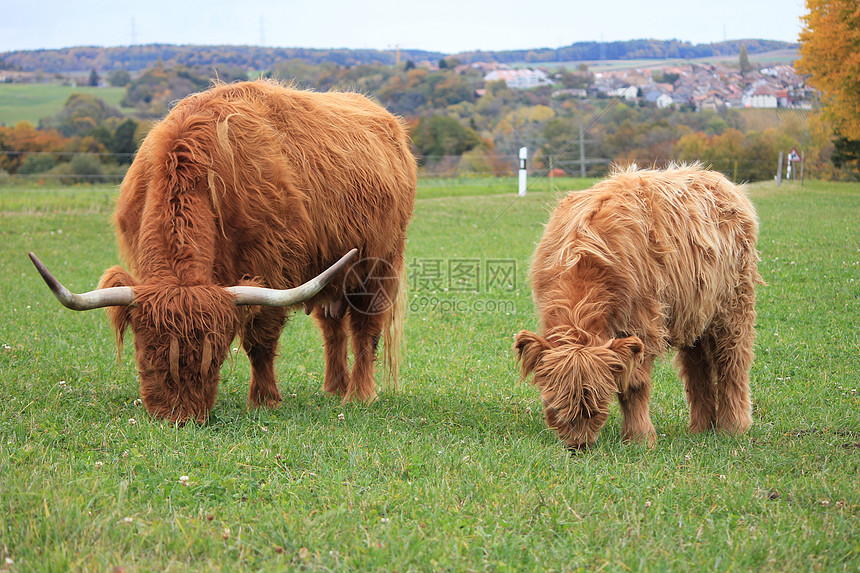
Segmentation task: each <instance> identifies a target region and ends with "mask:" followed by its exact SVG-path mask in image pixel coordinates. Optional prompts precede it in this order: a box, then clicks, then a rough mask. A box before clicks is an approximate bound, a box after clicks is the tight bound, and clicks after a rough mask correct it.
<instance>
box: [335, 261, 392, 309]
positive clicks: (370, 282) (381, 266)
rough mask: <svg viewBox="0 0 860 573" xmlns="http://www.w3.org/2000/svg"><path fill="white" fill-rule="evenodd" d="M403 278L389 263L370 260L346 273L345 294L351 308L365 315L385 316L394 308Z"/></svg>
mask: <svg viewBox="0 0 860 573" xmlns="http://www.w3.org/2000/svg"><path fill="white" fill-rule="evenodd" d="M398 288H400V277H399V276H398V274H397V271H396V270H395V269H394V267H393V266H392V265H391V263H389V262H388V261H386V260H384V259H377V258H373V257H370V258H367V259H361V260H359V261H356V262H355V263H353V264H352V266H350V267H349V269H347V271H346V275H345V276H344V279H343V291H344V292H345V293H346V301H347V303H349V306H350V307H351V308H352V309H353V310H355V311H358V312H360V313H362V314H370V315H375V314H382V313H384V312H386V311H388V309H389V308H391V307H392V306H393V305H394V297H395V296H397V289H398Z"/></svg>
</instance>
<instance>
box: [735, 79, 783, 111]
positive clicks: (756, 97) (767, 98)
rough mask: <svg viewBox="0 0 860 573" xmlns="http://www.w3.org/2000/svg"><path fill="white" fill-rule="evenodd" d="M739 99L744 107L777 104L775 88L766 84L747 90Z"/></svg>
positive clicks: (776, 105) (764, 106)
mask: <svg viewBox="0 0 860 573" xmlns="http://www.w3.org/2000/svg"><path fill="white" fill-rule="evenodd" d="M741 101H742V103H743V106H744V107H758V108H776V107H778V105H779V98H778V97H777V93H776V90H775V89H773V88H772V87H770V86H768V85H766V84H764V85H760V86H758V87H755V88H753V89H752V90H749V91H747V92H746V93H745V94H744V96H743V98H742V100H741Z"/></svg>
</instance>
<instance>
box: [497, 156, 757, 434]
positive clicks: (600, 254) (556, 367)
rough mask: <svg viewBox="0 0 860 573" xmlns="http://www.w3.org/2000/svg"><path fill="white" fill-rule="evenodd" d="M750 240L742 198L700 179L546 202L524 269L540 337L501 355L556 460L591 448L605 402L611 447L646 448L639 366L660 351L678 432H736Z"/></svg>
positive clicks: (646, 384)
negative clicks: (679, 394)
mask: <svg viewBox="0 0 860 573" xmlns="http://www.w3.org/2000/svg"><path fill="white" fill-rule="evenodd" d="M757 234H758V223H757V220H756V213H755V210H754V208H753V206H752V204H751V203H750V201H749V200H748V199H747V197H746V196H745V195H744V194H743V193H742V191H741V190H740V189H738V188H737V187H735V186H734V185H732V184H731V183H730V182H729V181H727V180H726V179H725V177H723V176H722V175H720V174H719V173H715V172H712V171H707V170H704V169H702V168H701V167H699V166H680V167H673V168H669V169H667V170H666V171H656V170H635V169H630V170H627V171H623V172H617V173H615V174H613V176H611V177H610V178H609V179H607V180H605V181H602V182H600V183H598V184H597V185H595V186H594V187H592V188H591V189H589V190H587V191H576V192H572V193H570V194H569V195H568V196H567V197H566V198H565V199H564V200H562V201H561V202H560V203H559V205H558V208H557V209H556V210H555V212H554V213H553V214H552V216H551V217H550V220H549V224H548V225H547V227H546V230H545V233H544V236H543V239H541V241H540V244H539V245H538V247H537V250H536V252H535V255H534V259H533V261H532V268H531V276H530V279H531V282H532V288H533V292H534V300H535V304H536V306H537V310H538V313H539V316H540V326H541V334H534V333H531V332H528V331H522V332H520V333H519V334H517V335H516V342H515V346H514V348H515V351H516V353H517V356H518V360H519V361H520V365H521V368H522V374H523V377H526V376H527V375H528V374H529V373H534V384H535V385H536V386H537V387H538V388H539V389H540V392H541V399H542V401H543V403H544V415H545V418H546V422H547V424H548V425H549V426H550V427H551V428H553V429H554V430H555V431H556V433H557V434H558V436H559V437H560V438H561V440H562V441H563V442H565V444H566V445H567V446H568V447H570V448H572V449H575V448H581V447H584V446H587V445H590V444H593V443H594V441H595V440H597V437H598V435H599V434H600V429H601V427H602V426H603V424H604V423H605V422H606V419H607V416H608V410H609V403H610V401H611V399H612V395H613V394H615V395H617V396H618V401H619V403H620V405H621V413H622V416H623V426H622V436H623V437H624V438H625V439H638V440H644V441H647V442H653V441H654V439H655V437H656V433H655V431H654V426H653V424H652V423H651V417H650V414H649V411H648V400H649V396H650V392H651V365H652V364H653V362H654V358H655V357H657V356H659V355H662V354H663V353H664V352H665V350H666V348H667V346H672V347H675V348H677V349H678V353H677V356H676V359H675V362H676V364H677V365H678V366H679V368H680V373H681V377H682V378H683V379H684V385H685V388H686V393H687V401H688V403H689V406H690V430H692V431H694V432H699V431H703V430H707V429H709V428H712V427H714V426H717V427H719V428H721V429H723V430H725V431H727V432H730V433H741V432H744V431H745V430H746V429H747V428H748V427H749V425H750V423H751V419H750V399H749V377H748V376H749V375H748V372H749V368H750V365H751V363H752V359H753V339H754V337H755V331H754V325H755V318H756V312H755V284H756V283H757V282H758V283H761V277H760V276H759V274H758V271H757V268H756V264H757V260H758V254H757V252H756V247H755V245H756V236H757Z"/></svg>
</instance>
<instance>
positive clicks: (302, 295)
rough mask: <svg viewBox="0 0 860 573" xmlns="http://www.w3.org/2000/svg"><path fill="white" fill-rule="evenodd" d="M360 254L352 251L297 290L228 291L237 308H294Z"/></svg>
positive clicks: (243, 288)
mask: <svg viewBox="0 0 860 573" xmlns="http://www.w3.org/2000/svg"><path fill="white" fill-rule="evenodd" d="M357 254H358V249H352V250H351V251H350V252H348V253H347V254H345V255H344V256H342V257H341V258H340V260H339V261H338V262H336V263H335V264H333V265H332V266H330V267H329V268H327V269H326V270H324V271H323V272H322V273H321V274H319V275H317V276H316V277H314V278H312V279H311V280H309V281H308V282H306V283H305V284H303V285H300V286H297V287H295V288H290V289H285V290H278V289H273V288H264V287H252V286H232V287H228V288H227V289H226V290H227V292H229V293H232V294H233V295H235V297H236V298H235V300H234V301H233V303H234V304H235V305H236V306H241V305H248V304H259V305H261V306H292V305H294V304H298V303H300V302H303V301H306V300H307V299H309V298H311V297H312V296H314V295H315V294H317V293H318V292H319V291H321V290H322V289H323V287H324V286H325V285H327V284H328V282H329V281H330V280H331V279H332V277H334V275H336V274H337V273H338V271H340V270H341V269H342V268H343V267H344V266H345V265H346V264H347V263H348V262H350V261H351V260H352V259H353V258H355V255H357Z"/></svg>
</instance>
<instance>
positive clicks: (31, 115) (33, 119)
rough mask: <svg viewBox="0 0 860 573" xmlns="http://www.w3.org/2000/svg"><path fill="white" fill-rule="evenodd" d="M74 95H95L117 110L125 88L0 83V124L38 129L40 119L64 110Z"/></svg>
mask: <svg viewBox="0 0 860 573" xmlns="http://www.w3.org/2000/svg"><path fill="white" fill-rule="evenodd" d="M73 93H85V94H90V95H94V96H96V97H99V98H101V99H103V100H104V101H105V102H106V103H108V104H109V105H112V106H115V107H119V105H120V103H119V102H120V101H121V100H122V98H123V97H125V88H114V87H106V88H94V87H89V86H80V87H71V86H63V85H60V84H3V83H0V125H6V126H9V127H11V126H14V125H15V124H16V123H18V122H20V121H28V122H30V123H31V124H33V125H34V126H38V125H39V120H40V119H44V118H46V117H51V116H53V115H55V114H56V113H57V112H58V111H60V110H61V109H63V106H64V105H65V103H66V100H67V99H69V96H70V95H72V94H73Z"/></svg>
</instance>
